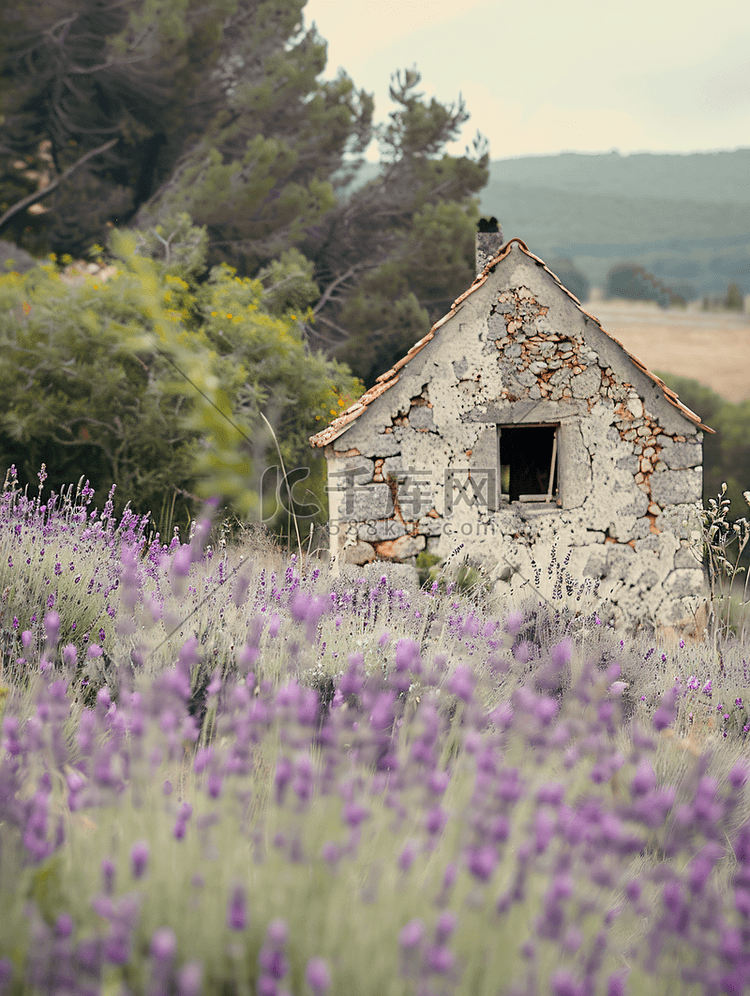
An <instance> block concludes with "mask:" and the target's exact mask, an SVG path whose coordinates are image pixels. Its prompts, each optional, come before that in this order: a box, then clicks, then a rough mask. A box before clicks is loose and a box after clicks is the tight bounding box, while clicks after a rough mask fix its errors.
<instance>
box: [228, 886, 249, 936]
mask: <svg viewBox="0 0 750 996" xmlns="http://www.w3.org/2000/svg"><path fill="white" fill-rule="evenodd" d="M247 923H248V913H247V895H246V893H245V888H244V886H242V885H239V884H237V885H235V886H234V887H233V889H232V892H231V895H230V897H229V902H228V903H227V926H228V927H229V929H230V930H245V928H246V927H247Z"/></svg>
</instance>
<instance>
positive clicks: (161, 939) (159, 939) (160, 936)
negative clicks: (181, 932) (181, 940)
mask: <svg viewBox="0 0 750 996" xmlns="http://www.w3.org/2000/svg"><path fill="white" fill-rule="evenodd" d="M176 954H177V938H176V936H175V932H174V931H173V930H172V928H171V927H159V929H158V930H155V931H154V933H153V935H152V937H151V956H152V957H153V958H154V959H155V960H156V961H158V962H162V963H163V964H167V965H169V964H171V963H172V961H174V957H175V955H176Z"/></svg>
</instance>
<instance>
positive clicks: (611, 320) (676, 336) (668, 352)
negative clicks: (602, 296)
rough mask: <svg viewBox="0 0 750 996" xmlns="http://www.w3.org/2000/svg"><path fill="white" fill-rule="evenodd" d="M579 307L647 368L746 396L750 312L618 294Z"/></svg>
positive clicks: (733, 397) (733, 396)
mask: <svg viewBox="0 0 750 996" xmlns="http://www.w3.org/2000/svg"><path fill="white" fill-rule="evenodd" d="M583 307H584V308H585V309H586V311H588V312H589V313H590V314H592V315H594V316H595V317H596V318H598V319H599V321H600V322H601V324H602V328H603V329H604V330H605V332H608V333H609V334H610V335H612V336H614V338H615V339H617V340H619V342H621V343H622V345H623V346H624V347H625V348H626V349H627V350H628V352H630V353H633V355H634V356H637V357H638V359H639V360H641V361H642V362H643V363H645V364H646V366H647V367H648V369H649V370H651V371H656V370H661V371H663V372H665V373H671V374H675V375H676V376H678V377H690V378H692V379H693V380H697V381H699V382H700V383H701V384H705V385H706V386H707V387H710V388H712V389H713V390H714V391H716V393H717V394H720V395H721V396H722V397H723V398H726V399H727V400H728V401H735V402H736V401H747V400H748V399H750V315H747V314H744V313H743V314H739V313H722V312H705V311H700V310H698V308H697V306H692V307H689V308H688V309H687V310H683V309H681V308H669V309H667V310H663V309H661V308H659V306H658V305H656V304H652V303H651V302H633V301H620V300H613V301H597V300H595V299H590V300H589V301H587V302H586V303H585V304H584V305H583Z"/></svg>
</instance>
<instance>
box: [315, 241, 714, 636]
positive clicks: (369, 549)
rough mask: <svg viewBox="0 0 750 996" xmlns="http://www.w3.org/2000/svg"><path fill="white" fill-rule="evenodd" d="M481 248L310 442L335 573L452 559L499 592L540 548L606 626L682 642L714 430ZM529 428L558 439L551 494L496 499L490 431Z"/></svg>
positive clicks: (550, 287)
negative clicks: (475, 565)
mask: <svg viewBox="0 0 750 996" xmlns="http://www.w3.org/2000/svg"><path fill="white" fill-rule="evenodd" d="M488 238H489V237H488V236H487V235H480V236H479V239H480V240H481V241H482V245H481V247H480V248H481V250H482V251H481V253H478V256H479V257H480V264H485V265H483V266H482V269H481V273H479V275H478V276H477V279H476V280H475V281H474V284H473V285H472V287H471V288H470V289H469V290H468V291H467V292H466V293H465V294H464V295H462V297H460V298H459V299H458V300H457V301H456V303H455V304H454V305H453V308H452V309H451V311H450V312H449V314H448V315H447V316H446V317H445V318H443V319H442V320H441V321H440V322H438V323H437V324H436V325H435V326H434V327H433V329H432V330H431V332H430V333H429V334H428V335H427V336H426V337H425V338H424V339H423V340H421V341H420V342H419V343H417V344H416V345H415V346H414V347H413V348H412V349H411V350H410V352H409V354H407V356H406V357H405V358H404V359H403V360H401V361H399V362H398V363H397V364H396V365H395V366H394V368H393V369H392V370H390V371H388V372H387V373H385V374H383V375H382V376H381V377H380V378H379V379H378V382H377V383H376V385H375V387H374V388H372V389H371V390H370V391H368V392H367V394H365V395H364V397H363V398H362V399H360V401H359V402H357V403H355V405H353V406H352V408H350V409H349V410H348V411H347V412H345V413H343V415H342V416H340V417H339V418H338V419H336V420H335V421H334V422H333V423H332V424H331V425H330V426H329V427H328V428H327V429H325V430H324V431H323V432H321V433H319V434H318V435H317V436H314V437H313V438H312V439H311V442H312V444H313V445H317V446H323V447H325V452H326V456H327V457H328V472H329V495H330V527H331V555H332V558H335V559H340V560H343V561H346V562H349V563H355V564H365V563H369V562H372V561H376V560H387V561H399V562H413V558H415V557H416V555H417V554H418V553H419V552H420V551H422V550H426V551H428V552H430V553H433V554H435V555H437V556H438V557H440V558H441V559H445V558H446V557H448V556H449V554H451V552H452V551H454V550H455V549H456V548H457V546H459V545H460V544H463V549H462V551H461V555H462V556H463V555H465V554H468V555H469V556H471V557H474V558H475V559H478V560H481V562H482V563H483V564H484V566H485V568H486V569H487V570H488V571H490V572H492V576H493V577H494V578H495V579H496V580H497V583H498V585H499V586H501V587H502V585H504V584H507V585H509V586H510V587H511V588H512V587H514V586H516V585H518V584H520V583H522V581H523V580H524V579H527V578H528V577H529V576H530V574H531V572H532V570H533V564H537V565H539V566H541V567H544V566H545V565H547V564H548V563H549V562H550V558H551V557H552V556H553V548H554V550H555V555H556V556H557V558H558V560H561V559H562V558H565V557H567V558H568V561H567V563H568V568H567V569H568V572H569V573H570V574H571V575H572V576H574V577H578V578H584V577H590V578H594V579H601V580H602V590H604V588H605V586H606V590H607V591H609V592H611V595H610V606H611V612H612V614H613V621H614V622H615V624H617V625H628V626H629V627H631V628H632V627H633V626H635V627H637V626H639V625H647V626H675V627H689V626H690V625H691V623H692V622H693V621H694V618H695V614H696V611H697V609H698V607H699V605H700V603H701V602H702V601H703V600H704V599H705V578H704V572H703V568H702V565H701V564H700V562H698V561H697V560H696V558H695V556H694V555H693V553H692V551H691V549H690V546H689V540H688V536H689V530H690V524H691V522H692V521H693V519H694V516H695V515H696V513H697V509H698V508H699V504H700V501H701V490H702V468H701V464H702V432H703V431H711V430H709V429H708V427H707V426H704V425H703V424H702V423H701V422H700V419H699V418H698V416H697V415H695V414H694V413H693V412H691V411H690V410H689V409H687V408H685V407H684V406H683V405H682V404H681V403H680V402H679V399H678V398H677V396H676V395H675V394H674V393H673V392H671V391H670V390H669V389H668V388H667V387H666V386H665V385H664V384H663V383H662V381H660V380H659V379H658V378H657V377H655V376H654V375H653V374H650V373H649V371H647V370H646V369H645V367H643V365H642V364H641V363H640V362H639V361H638V360H636V359H635V357H632V356H631V355H630V354H628V353H627V352H626V350H625V349H624V348H623V347H622V346H621V345H620V344H619V343H618V342H617V341H616V340H614V339H613V338H612V337H610V336H609V335H607V333H606V332H604V331H603V329H602V328H601V326H600V325H599V323H598V322H597V321H596V319H595V318H593V316H591V315H589V314H587V313H586V312H585V311H584V310H583V309H582V308H581V306H580V303H579V302H578V300H577V299H576V298H575V297H573V295H572V294H570V292H568V291H567V290H566V289H565V288H564V287H563V286H562V285H561V284H560V282H559V281H558V280H557V278H556V277H555V276H554V274H552V273H551V271H550V270H549V269H548V268H547V267H546V266H545V265H544V263H543V262H542V260H540V259H538V258H537V257H536V256H534V255H533V254H532V253H531V252H529V250H528V249H527V248H526V246H525V245H524V243H523V242H521V241H520V240H517V239H514V240H511V241H510V242H509V243H508V244H507V245H505V246H504V247H502V248H501V247H500V246H499V245H498V246H497V247H496V251H495V253H494V254H491V253H489V252H488V251H487V242H488ZM498 238H499V239H500V240H501V238H502V237H501V236H498ZM525 426H537V427H539V426H541V427H542V428H543V431H544V427H550V428H549V431H550V433H553V434H555V444H554V446H555V456H554V457H553V466H555V467H556V470H555V475H554V481H555V487H554V489H553V488H552V486H551V485H550V486H549V489H550V494H549V495H547V496H545V495H537V496H527V497H522V498H521V500H509V496H507V495H503V494H502V492H501V475H502V470H503V468H502V460H503V458H502V457H501V455H500V454H501V453H502V452H503V438H504V437H503V432H504V431H505V433H506V438H507V433H508V432H509V431H510V430H515V429H517V428H523V427H525ZM498 427H499V429H498ZM521 437H522V438H523V439H528V438H530V437H529V436H528V435H524V434H523V433H522V434H521ZM550 438H552V437H551V436H550ZM498 440H499V443H498Z"/></svg>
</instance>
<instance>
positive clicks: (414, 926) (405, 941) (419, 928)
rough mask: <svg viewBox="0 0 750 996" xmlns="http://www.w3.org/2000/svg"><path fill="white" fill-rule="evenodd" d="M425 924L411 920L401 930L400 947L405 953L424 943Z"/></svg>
mask: <svg viewBox="0 0 750 996" xmlns="http://www.w3.org/2000/svg"><path fill="white" fill-rule="evenodd" d="M424 933H425V930H424V922H423V921H422V920H410V921H409V922H408V923H407V924H406V926H405V927H402V928H401V932H400V933H399V935H398V943H399V946H400V947H401V948H402V949H403V950H404V951H411V950H413V949H414V948H416V947H417V946H418V945H419V944H421V943H422V940H423V938H424Z"/></svg>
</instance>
